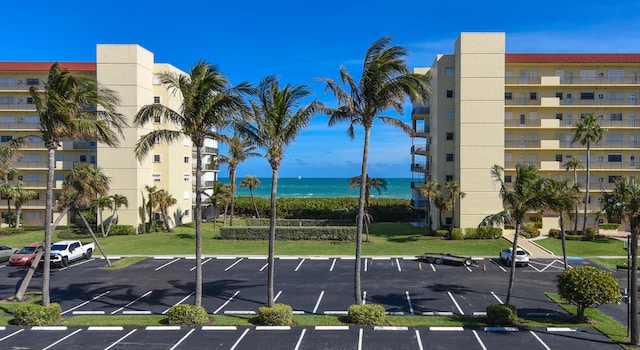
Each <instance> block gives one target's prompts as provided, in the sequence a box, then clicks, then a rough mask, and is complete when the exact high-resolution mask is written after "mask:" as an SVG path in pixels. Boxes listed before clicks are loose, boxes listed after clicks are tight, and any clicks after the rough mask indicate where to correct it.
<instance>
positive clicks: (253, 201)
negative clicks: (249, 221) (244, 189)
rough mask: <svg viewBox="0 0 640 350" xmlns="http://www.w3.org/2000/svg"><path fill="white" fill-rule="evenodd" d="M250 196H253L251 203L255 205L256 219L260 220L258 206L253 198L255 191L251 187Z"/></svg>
mask: <svg viewBox="0 0 640 350" xmlns="http://www.w3.org/2000/svg"><path fill="white" fill-rule="evenodd" d="M249 194H250V195H251V202H252V203H253V209H255V211H256V218H258V219H260V212H259V211H258V206H257V205H256V199H255V198H253V189H252V188H251V186H249Z"/></svg>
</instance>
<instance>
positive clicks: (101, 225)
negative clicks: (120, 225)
mask: <svg viewBox="0 0 640 350" xmlns="http://www.w3.org/2000/svg"><path fill="white" fill-rule="evenodd" d="M102 212H103V210H102V209H100V231H101V232H102V237H107V235H105V233H104V220H102Z"/></svg>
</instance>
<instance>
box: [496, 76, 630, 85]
mask: <svg viewBox="0 0 640 350" xmlns="http://www.w3.org/2000/svg"><path fill="white" fill-rule="evenodd" d="M504 80H505V83H506V84H523V85H527V84H529V85H530V84H540V81H541V77H533V78H531V77H508V78H505V79H504ZM560 84H567V85H629V84H631V85H636V84H640V77H638V76H625V77H620V78H605V77H597V78H595V77H594V78H580V77H561V78H560Z"/></svg>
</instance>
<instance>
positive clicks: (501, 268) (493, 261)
mask: <svg viewBox="0 0 640 350" xmlns="http://www.w3.org/2000/svg"><path fill="white" fill-rule="evenodd" d="M489 261H491V263H492V264H494V265H496V266H497V267H499V268H500V270H502V272H507V270H505V268H504V267H502V265H500V264H499V263H497V262H496V261H495V260H493V259H489Z"/></svg>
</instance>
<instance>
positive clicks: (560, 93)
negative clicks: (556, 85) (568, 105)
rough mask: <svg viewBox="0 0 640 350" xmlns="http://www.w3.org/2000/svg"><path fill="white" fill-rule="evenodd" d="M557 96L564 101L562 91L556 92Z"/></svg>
mask: <svg viewBox="0 0 640 350" xmlns="http://www.w3.org/2000/svg"><path fill="white" fill-rule="evenodd" d="M556 97H557V98H559V99H560V101H562V92H556Z"/></svg>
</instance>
